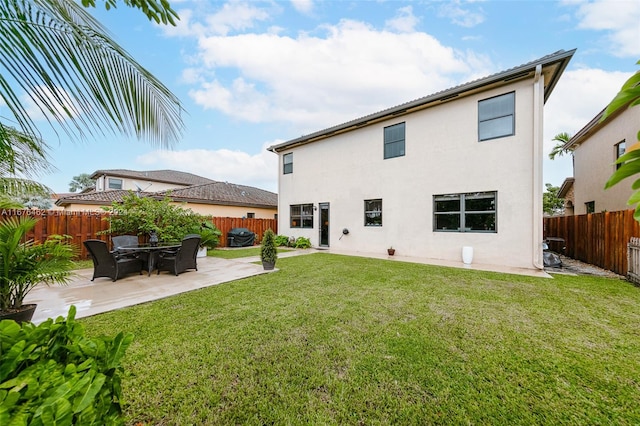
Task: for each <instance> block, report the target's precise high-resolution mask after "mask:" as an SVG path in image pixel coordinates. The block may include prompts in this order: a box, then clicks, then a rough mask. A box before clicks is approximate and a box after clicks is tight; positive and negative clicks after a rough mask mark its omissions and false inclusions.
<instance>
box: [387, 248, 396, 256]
mask: <svg viewBox="0 0 640 426" xmlns="http://www.w3.org/2000/svg"><path fill="white" fill-rule="evenodd" d="M387 253H389V256H393V255H394V254H396V249H392V248H390V249H387Z"/></svg>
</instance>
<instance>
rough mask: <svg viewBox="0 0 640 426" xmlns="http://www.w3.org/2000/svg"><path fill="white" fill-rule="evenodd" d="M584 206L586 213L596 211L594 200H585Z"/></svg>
mask: <svg viewBox="0 0 640 426" xmlns="http://www.w3.org/2000/svg"><path fill="white" fill-rule="evenodd" d="M584 207H585V209H586V210H587V213H595V212H596V202H595V201H587V202H586V203H584Z"/></svg>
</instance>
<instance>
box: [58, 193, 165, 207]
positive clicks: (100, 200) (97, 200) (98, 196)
mask: <svg viewBox="0 0 640 426" xmlns="http://www.w3.org/2000/svg"><path fill="white" fill-rule="evenodd" d="M132 192H133V191H131V190H128V189H111V190H109V191H90V192H84V193H80V194H75V193H74V194H69V195H66V196H64V197H60V198H59V199H58V201H56V205H64V204H92V205H96V204H97V205H100V206H110V205H111V203H113V202H121V201H122V200H123V199H124V197H125V196H126V195H129V194H130V193H132ZM153 194H154V193H153V192H141V193H140V195H141V196H142V197H149V196H151V195H153ZM60 195H62V194H60Z"/></svg>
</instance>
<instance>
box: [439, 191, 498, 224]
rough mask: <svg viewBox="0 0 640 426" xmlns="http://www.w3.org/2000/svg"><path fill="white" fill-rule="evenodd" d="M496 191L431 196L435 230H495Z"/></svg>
mask: <svg viewBox="0 0 640 426" xmlns="http://www.w3.org/2000/svg"><path fill="white" fill-rule="evenodd" d="M497 198H498V193H497V192H495V191H490V192H469V193H466V194H442V195H434V196H433V230H434V231H436V232H497V226H496V223H497V220H496V205H497Z"/></svg>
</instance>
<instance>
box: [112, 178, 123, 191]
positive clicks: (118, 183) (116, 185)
mask: <svg viewBox="0 0 640 426" xmlns="http://www.w3.org/2000/svg"><path fill="white" fill-rule="evenodd" d="M109 189H122V179H115V178H109Z"/></svg>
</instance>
